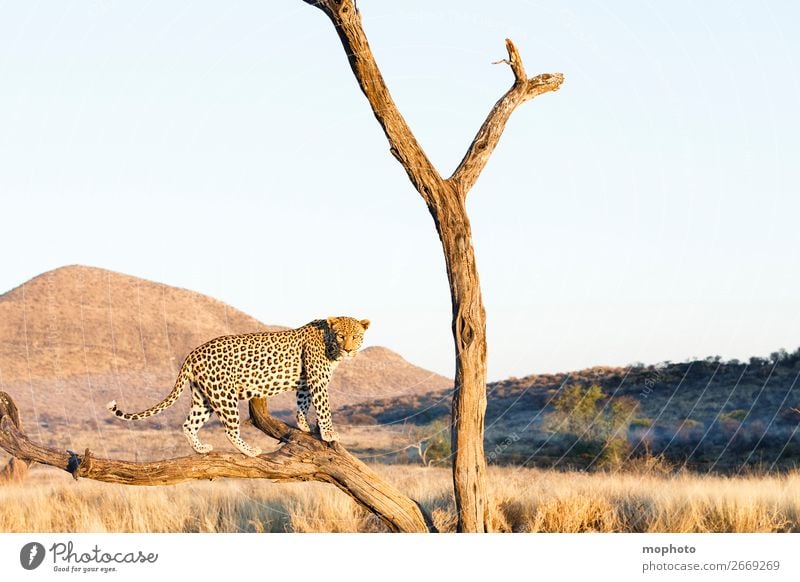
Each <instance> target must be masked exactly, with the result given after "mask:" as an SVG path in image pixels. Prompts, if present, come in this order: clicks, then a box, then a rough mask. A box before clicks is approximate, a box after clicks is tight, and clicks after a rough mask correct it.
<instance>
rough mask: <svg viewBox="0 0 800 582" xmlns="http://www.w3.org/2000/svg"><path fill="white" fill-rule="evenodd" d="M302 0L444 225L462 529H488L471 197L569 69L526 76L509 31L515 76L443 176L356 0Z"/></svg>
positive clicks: (480, 320) (482, 355)
mask: <svg viewBox="0 0 800 582" xmlns="http://www.w3.org/2000/svg"><path fill="white" fill-rule="evenodd" d="M304 1H305V2H306V3H308V4H311V5H312V6H316V7H317V8H319V9H321V10H322V11H323V12H324V13H325V14H326V15H327V16H328V18H329V19H330V20H331V22H332V23H333V26H334V28H335V29H336V32H337V33H338V35H339V39H340V40H341V42H342V46H343V47H344V51H345V54H346V55H347V59H348V61H349V62H350V67H351V69H352V70H353V74H354V75H355V77H356V80H357V81H358V84H359V86H360V87H361V90H362V91H363V93H364V95H365V96H366V98H367V100H368V101H369V104H370V106H371V107H372V111H373V113H374V114H375V118H376V119H377V120H378V123H380V125H381V127H382V128H383V131H384V133H385V134H386V138H387V139H388V140H389V146H390V148H389V151H390V152H391V153H392V155H393V156H394V157H395V158H397V160H398V161H399V162H400V163H401V164H402V166H403V168H404V169H405V171H406V173H407V174H408V177H409V179H410V180H411V183H412V184H413V185H414V188H416V190H417V192H419V193H420V195H422V198H423V199H424V200H425V203H426V204H427V206H428V210H429V211H430V213H431V216H433V221H434V224H435V225H436V230H437V232H438V233H439V238H440V240H441V242H442V248H443V250H444V257H445V263H446V268H447V277H448V280H449V283H450V297H451V302H452V306H453V323H452V328H453V338H454V340H455V358H456V370H455V390H454V394H453V415H452V418H453V421H452V422H453V424H452V443H453V445H452V446H453V453H454V455H453V488H454V492H455V500H456V508H457V511H458V530H459V531H464V532H483V531H488V530H489V523H490V518H489V502H488V495H487V491H486V459H485V457H484V452H483V431H484V415H485V412H486V314H485V311H484V307H483V300H482V298H481V288H480V283H479V280H478V270H477V267H476V265H475V252H474V250H473V247H472V232H471V228H470V221H469V218H468V216H467V211H466V197H467V193H468V192H469V190H470V189H471V188H472V186H473V185H474V184H475V182H476V180H477V179H478V176H479V175H480V173H481V171H482V170H483V168H484V166H485V165H486V162H487V161H488V160H489V156H490V155H491V153H492V151H493V150H494V148H495V146H496V145H497V142H498V140H499V139H500V135H501V134H502V133H503V129H504V128H505V124H506V121H508V118H509V117H510V116H511V113H512V112H513V111H514V109H516V108H517V106H519V105H521V104H522V103H524V102H525V101H528V100H530V99H533V98H534V97H536V96H537V95H541V94H542V93H546V92H548V91H555V90H557V89H558V88H559V86H560V85H561V83H562V82H563V80H564V77H563V75H561V74H560V73H556V74H542V75H538V76H536V77H532V78H528V77H527V75H526V74H525V69H524V68H523V66H522V59H521V58H520V56H519V52H518V51H517V48H516V47H515V46H514V43H512V42H511V41H510V40H508V39H507V40H506V49H507V51H508V58H507V59H504V60H503V61H501V62H505V63H506V64H508V65H509V66H510V67H511V71H512V72H513V73H514V84H513V85H512V86H511V88H510V89H508V91H506V92H505V94H504V95H503V96H502V97H501V98H500V99H499V100H498V101H497V103H495V105H494V107H493V108H492V109H491V111H490V112H489V115H488V116H487V118H486V121H484V123H483V125H482V126H481V127H480V129H479V130H478V133H477V135H476V136H475V138H474V139H473V140H472V143H471V144H470V146H469V148H467V153H466V154H465V155H464V159H462V160H461V163H460V164H459V165H458V167H457V168H456V170H455V171H454V172H453V174H452V175H451V176H450V177H449V178H442V176H441V175H440V174H439V172H438V171H437V170H436V168H435V167H434V166H433V164H432V163H431V161H430V160H429V159H428V156H427V155H426V154H425V152H424V151H423V149H422V147H421V146H420V145H419V143H418V142H417V140H416V138H415V137H414V134H413V133H412V132H411V129H410V128H409V127H408V124H407V123H406V121H405V119H403V116H402V115H401V114H400V112H399V111H398V109H397V106H396V105H395V103H394V101H393V100H392V97H391V95H390V94H389V90H388V88H387V87H386V83H385V81H384V79H383V76H382V75H381V72H380V70H379V69H378V65H377V64H376V63H375V58H374V57H373V55H372V51H371V50H370V48H369V44H368V43H367V37H366V35H365V34H364V30H363V28H362V26H361V16H360V15H359V12H358V9H357V8H356V4H355V0H304Z"/></svg>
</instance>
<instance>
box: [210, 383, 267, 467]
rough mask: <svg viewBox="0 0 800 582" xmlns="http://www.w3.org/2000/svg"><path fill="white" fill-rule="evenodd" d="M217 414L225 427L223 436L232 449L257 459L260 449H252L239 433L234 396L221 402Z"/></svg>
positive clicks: (237, 412) (237, 410)
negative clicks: (231, 445)
mask: <svg viewBox="0 0 800 582" xmlns="http://www.w3.org/2000/svg"><path fill="white" fill-rule="evenodd" d="M217 414H218V415H219V418H220V420H221V421H222V425H223V426H224V427H225V435H226V436H227V437H228V440H229V441H231V443H232V444H233V446H234V447H236V448H237V449H239V450H240V451H241V452H242V453H244V454H245V455H247V456H248V457H257V456H258V455H260V454H261V449H259V448H258V447H252V446H250V445H248V444H247V443H246V442H244V441H243V440H242V437H241V435H240V433H239V406H238V401H237V399H236V397H235V396H233V397H230V398H226V399H224V400H222V401H221V402H220V405H219V407H218V408H217Z"/></svg>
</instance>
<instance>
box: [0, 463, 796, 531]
mask: <svg viewBox="0 0 800 582" xmlns="http://www.w3.org/2000/svg"><path fill="white" fill-rule="evenodd" d="M377 469H378V470H379V471H380V472H381V473H383V474H384V475H385V476H386V478H387V479H389V480H390V481H392V482H394V483H395V484H396V485H397V486H398V487H399V488H400V489H401V490H402V491H405V492H407V493H408V494H409V495H410V496H412V497H413V498H415V499H417V500H418V501H419V502H420V503H421V505H422V506H423V507H424V508H425V509H426V510H427V511H428V512H430V513H431V515H432V517H433V520H434V523H435V524H436V525H437V527H438V528H439V529H440V530H441V531H453V530H454V528H455V515H454V505H453V500H452V495H451V481H450V474H449V472H448V471H447V470H445V469H439V468H427V469H426V468H422V467H406V466H378V467H377ZM490 479H491V493H492V497H493V499H494V502H495V504H496V511H495V519H496V523H495V528H496V529H497V530H499V531H514V532H787V531H793V532H797V531H800V495H798V493H797V491H799V490H800V474H798V473H794V474H789V475H782V476H742V477H699V476H695V475H690V474H681V475H676V476H670V475H663V474H655V473H639V474H632V473H626V474H603V473H599V474H587V473H577V472H564V473H559V472H553V471H546V470H537V469H513V468H492V469H491V470H490ZM0 531H2V532H51V531H54V532H63V531H68V532H106V531H108V532H118V531H124V532H265V531H268V532H284V531H291V532H356V531H361V532H364V531H367V532H377V531H383V526H382V524H381V523H380V522H379V521H378V520H377V519H376V518H375V517H373V516H371V515H369V514H368V513H367V512H366V511H364V510H363V509H361V508H360V507H358V506H357V505H356V504H355V503H354V502H352V501H351V500H350V498H349V497H347V496H346V495H344V494H343V493H341V492H340V491H338V490H336V489H334V488H333V487H331V486H328V485H323V484H313V483H311V484H309V483H287V484H273V483H268V482H252V481H222V482H215V483H209V482H199V483H190V484H185V485H179V486H174V487H152V488H151V487H123V486H116V485H107V484H103V483H95V482H90V481H78V482H73V481H72V480H71V479H69V478H68V477H66V476H64V475H63V474H57V473H54V472H52V471H50V470H43V469H40V470H38V471H34V472H33V473H32V475H31V478H30V479H29V480H28V481H26V482H24V483H22V484H17V485H6V486H2V487H0Z"/></svg>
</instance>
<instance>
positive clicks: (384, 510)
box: [0, 392, 433, 532]
mask: <svg viewBox="0 0 800 582" xmlns="http://www.w3.org/2000/svg"><path fill="white" fill-rule="evenodd" d="M3 401H6V402H9V403H10V405H11V406H12V407H13V409H14V410H16V407H15V406H14V403H13V400H12V399H11V397H10V396H8V394H6V393H5V392H0V402H3ZM8 411H9V409H8V408H5V409H4V408H2V407H0V448H3V449H5V450H6V451H7V452H8V453H10V454H11V455H13V456H14V457H16V458H17V459H18V460H20V461H22V462H32V461H35V462H38V463H42V464H45V465H50V466H53V467H57V468H59V469H63V470H65V471H67V472H69V473H71V474H72V476H73V477H74V478H75V479H78V478H79V477H83V478H86V479H93V480H95V481H104V482H106V483H119V484H124V485H172V484H175V483H182V482H185V481H195V480H206V479H210V480H213V479H218V478H239V479H270V480H272V481H322V482H325V483H331V484H333V485H336V487H338V488H339V489H341V490H342V491H344V492H345V493H347V494H348V495H350V496H351V497H352V498H353V499H354V500H355V501H356V502H357V503H359V504H360V505H361V506H363V507H365V508H366V509H368V510H369V511H371V512H372V513H374V514H375V515H377V516H378V517H379V518H380V519H381V520H382V521H383V522H384V523H385V524H386V525H387V527H388V528H389V529H390V530H391V531H395V532H427V531H432V530H433V525H432V524H431V522H430V519H429V518H427V520H426V517H424V516H423V513H422V511H421V509H420V508H419V506H418V505H417V504H416V503H415V502H414V501H413V500H411V499H409V498H408V497H406V496H405V495H403V494H402V493H400V492H399V491H398V490H397V489H396V488H395V487H393V486H392V485H390V484H389V483H387V482H386V481H384V480H383V479H382V478H381V477H380V476H379V475H378V474H377V473H375V471H373V470H372V469H370V468H369V467H367V466H366V465H365V464H364V463H362V462H361V461H359V460H358V459H356V458H355V457H353V456H352V455H351V454H350V453H348V452H347V450H346V449H345V448H344V447H343V446H341V445H340V444H338V443H333V444H330V443H326V442H325V441H322V440H319V439H316V438H314V437H313V436H311V435H310V434H308V433H305V432H303V431H300V430H298V429H295V428H292V427H290V426H289V425H287V424H285V423H283V422H281V421H280V420H278V419H276V418H273V417H272V416H270V415H269V408H268V407H267V403H266V401H265V400H263V399H257V400H252V401H251V402H250V412H251V418H252V420H253V424H254V425H255V426H256V427H257V428H259V429H260V430H262V431H263V432H265V433H266V434H268V435H269V436H271V437H273V438H276V439H278V440H280V441H281V442H282V445H281V446H280V448H279V449H278V450H276V451H274V452H271V453H266V454H263V455H260V456H259V457H254V458H250V457H246V456H245V455H242V454H239V453H217V452H212V453H208V454H206V455H196V454H195V455H189V456H185V457H178V458H173V459H164V460H160V461H153V462H148V463H134V462H130V461H120V460H113V459H103V458H100V457H95V456H94V455H93V454H92V453H91V451H89V449H86V450H85V452H84V454H83V455H78V454H75V453H72V452H70V451H60V450H56V449H52V448H48V447H45V446H43V445H41V444H38V443H35V442H33V441H31V440H30V439H29V438H28V437H27V436H26V435H25V433H24V432H22V430H21V429H20V427H19V424H18V422H15V420H14V418H13V416H12V415H11V414H9V413H8ZM17 420H18V418H17Z"/></svg>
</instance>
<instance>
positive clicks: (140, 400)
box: [0, 266, 452, 446]
mask: <svg viewBox="0 0 800 582" xmlns="http://www.w3.org/2000/svg"><path fill="white" fill-rule="evenodd" d="M324 315H327V314H314V313H311V314H309V320H311V319H314V318H315V317H320V316H324ZM304 323H306V322H299V323H298V324H299V325H302V324H304ZM267 329H282V328H281V327H278V326H274V325H266V324H264V323H262V322H260V321H258V320H256V319H254V318H253V317H250V316H249V315H247V314H245V313H243V312H241V311H239V310H237V309H234V308H233V307H231V306H229V305H226V304H225V303H222V302H221V301H218V300H216V299H213V298H211V297H208V296H205V295H201V294H199V293H195V292H192V291H188V290H185V289H179V288H176V287H170V286H168V285H163V284H160V283H155V282H151V281H146V280H144V279H139V278H137V277H132V276H129V275H124V274H120V273H115V272H112V271H107V270H104V269H98V268H92V267H84V266H69V267H62V268H59V269H55V270H53V271H49V272H47V273H43V274H41V275H39V276H37V277H34V278H33V279H31V280H30V281H27V282H25V283H23V284H21V285H20V286H18V287H16V288H15V289H13V290H11V291H9V292H7V293H5V294H3V295H1V296H0V389H2V390H4V391H6V392H9V393H10V394H12V395H13V396H14V398H15V400H16V402H17V404H18V406H19V407H20V410H21V412H22V416H23V418H24V419H26V420H27V423H28V426H30V425H31V424H36V425H39V426H40V427H42V428H43V429H47V430H43V431H42V434H41V436H42V437H44V438H45V439H46V440H49V441H54V440H55V439H65V438H66V439H73V438H75V435H76V431H77V430H78V427H80V429H81V430H82V431H84V432H85V431H89V432H90V433H91V434H92V435H94V436H93V438H92V440H93V441H95V442H96V441H98V440H100V441H107V440H108V439H109V438H111V439H112V440H113V438H112V435H113V434H114V433H113V430H115V429H120V430H124V431H125V434H129V433H130V431H131V430H135V429H132V428H131V427H132V425H128V424H126V423H120V422H119V421H117V420H116V419H114V418H111V417H110V415H108V413H107V411H106V410H105V403H106V402H108V401H109V400H111V399H116V400H117V401H118V402H119V403H120V405H121V406H123V407H124V408H127V409H144V408H147V407H148V406H150V405H151V404H153V403H155V402H158V401H159V400H161V398H162V397H163V396H164V395H166V394H167V393H168V392H169V390H170V389H171V387H172V385H173V383H174V381H175V376H176V374H177V370H178V369H179V367H180V365H181V363H182V362H183V358H184V357H185V356H186V354H187V353H188V352H189V351H191V349H192V348H194V347H195V346H198V345H200V344H202V343H203V342H205V341H207V340H209V339H212V338H214V337H217V336H220V335H225V334H232V333H233V334H235V333H245V332H253V331H261V330H267ZM450 385H452V381H451V380H448V379H447V378H444V377H442V376H439V375H437V374H434V373H432V372H429V371H427V370H423V369H422V368H419V367H416V366H413V365H412V364H409V363H408V362H406V361H405V360H404V359H403V358H402V357H400V356H399V355H398V354H396V353H394V352H392V351H391V350H389V349H387V348H382V347H371V348H366V349H364V350H363V351H362V352H361V353H360V354H359V356H358V357H357V358H355V359H354V360H352V361H348V362H344V363H343V364H342V365H341V366H340V367H339V369H338V370H337V371H336V373H335V374H334V379H333V381H332V384H331V400H332V404H333V406H334V410H335V409H336V408H338V407H340V406H343V405H345V404H354V403H357V402H360V401H363V400H369V399H373V398H375V397H381V396H382V397H386V396H389V395H401V394H413V393H417V392H427V391H430V390H436V389H441V388H444V387H447V386H450ZM187 402H188V401H187ZM184 404H185V406H184V405H183V404H181V403H180V402H179V403H178V404H177V405H175V406H173V407H172V408H171V409H170V410H168V411H167V412H165V413H164V414H163V415H161V416H158V417H154V419H152V420H150V421H143V423H144V424H146V425H148V426H149V427H150V428H152V429H156V428H158V427H159V426H163V425H169V426H170V427H172V426H175V427H177V430H176V431H172V432H176V433H177V434H178V442H180V440H181V439H182V436H180V430H179V429H180V423H181V422H182V421H183V417H185V415H186V412H187V410H188V403H184ZM271 405H272V407H273V409H274V410H277V411H280V410H288V409H290V408H292V409H293V408H294V397H293V395H292V394H285V395H281V396H280V397H277V398H275V399H272V402H271ZM148 423H149V424H148ZM141 426H142V424H138V425H137V429H138V427H141ZM123 427H124V429H123ZM109 431H111V432H109ZM211 432H217V431H211ZM155 435H156V433H153V434H152V435H151V436H155ZM84 436H85V435H84ZM157 438H158V439H159V440H160V439H162V437H161V436H159V437H157ZM163 439H165V441H164V442H167V441H169V442H172V440H170V439H171V437H166V436H164V437H163ZM76 446H77V445H76Z"/></svg>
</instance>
